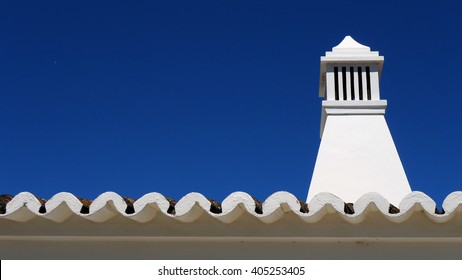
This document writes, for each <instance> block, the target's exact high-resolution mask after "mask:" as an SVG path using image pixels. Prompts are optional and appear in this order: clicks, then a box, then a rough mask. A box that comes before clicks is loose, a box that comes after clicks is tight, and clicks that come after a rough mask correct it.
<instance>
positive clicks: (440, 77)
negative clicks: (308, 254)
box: [0, 0, 462, 206]
mask: <svg viewBox="0 0 462 280" xmlns="http://www.w3.org/2000/svg"><path fill="white" fill-rule="evenodd" d="M458 5H459V4H458V3H457V1H444V0H443V1H399V2H398V1H380V2H378V1H354V0H352V1H336V0H334V1H328V2H327V1H240V0H237V1H217V0H214V1H175V0H172V1H1V2H0V194H12V195H15V194H17V193H19V192H22V191H28V192H32V193H34V194H35V195H36V196H38V197H43V198H50V197H52V196H53V195H54V194H56V193H58V192H63V191H65V192H71V193H73V194H74V195H76V196H78V197H85V198H88V199H94V198H96V197H97V196H98V195H100V194H101V193H103V192H106V191H114V192H117V193H118V194H120V195H121V196H126V197H132V198H135V199H137V198H139V197H141V196H142V195H144V194H146V193H149V192H159V193H161V194H163V195H164V196H166V197H170V198H174V199H176V200H179V199H180V198H181V197H183V196H184V195H186V194H187V193H189V192H200V193H202V194H203V195H204V196H206V197H208V198H213V199H215V200H217V201H222V200H223V199H224V198H226V196H228V195H229V194H231V193H232V192H235V191H244V192H247V193H249V194H250V195H252V196H254V197H255V198H257V199H259V200H262V201H263V200H265V199H266V198H267V197H268V196H269V195H271V194H272V193H274V192H276V191H288V192H290V193H292V194H294V195H295V196H296V197H298V198H300V199H302V200H305V199H306V195H307V192H308V187H309V184H310V180H311V175H312V172H313V168H314V164H315V161H316V155H317V152H318V148H319V143H320V139H319V126H320V117H321V99H320V98H319V97H318V87H319V59H320V56H322V55H324V53H325V52H326V51H330V50H331V48H332V47H334V46H336V45H337V44H338V43H339V42H340V41H341V40H342V39H343V38H344V37H345V36H346V35H351V36H352V37H353V38H354V39H355V40H357V41H358V42H360V43H361V44H364V45H367V46H370V47H371V50H373V51H379V52H380V55H383V56H384V57H385V63H384V68H383V72H382V77H381V81H380V87H381V97H382V99H386V100H387V101H388V108H387V112H386V116H385V117H386V120H387V123H388V126H389V128H390V131H391V133H392V135H393V138H394V141H395V144H396V147H397V149H398V152H399V154H400V157H401V161H402V163H403V166H404V168H405V171H406V174H407V177H408V180H409V182H410V184H411V187H412V189H413V190H415V191H421V192H424V193H426V194H427V195H428V196H430V197H431V198H433V199H434V200H435V202H436V203H437V205H438V206H441V204H442V202H443V200H444V198H445V197H446V196H447V195H448V194H450V193H451V192H453V191H457V190H462V157H461V155H462V125H461V124H462V116H461V108H462V89H461V86H460V81H461V75H460V73H461V72H460V65H462V57H461V56H460V55H458V54H459V53H460V49H462V28H461V26H462V17H461V16H460V9H461V7H460V6H458Z"/></svg>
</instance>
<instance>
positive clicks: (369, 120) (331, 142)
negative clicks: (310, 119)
mask: <svg viewBox="0 0 462 280" xmlns="http://www.w3.org/2000/svg"><path fill="white" fill-rule="evenodd" d="M382 67H383V56H379V53H378V52H375V51H371V50H370V48H369V47H367V46H364V45H361V44H359V43H358V42H356V41H355V40H354V39H353V38H351V37H350V36H346V37H345V38H344V39H343V41H342V42H341V43H340V44H339V45H338V46H336V47H334V48H332V51H331V52H326V55H325V56H322V57H321V71H320V72H321V73H320V84H319V96H320V97H322V98H324V100H323V101H322V115H321V133H320V134H321V144H320V147H319V151H318V156H317V159H316V165H315V167H314V172H313V177H312V179H311V184H310V188H309V191H308V198H307V201H308V202H309V201H310V200H311V199H312V198H313V197H314V196H315V195H316V194H318V193H321V192H329V193H332V194H334V195H336V196H338V197H339V198H340V199H342V200H343V201H345V202H355V201H356V200H357V199H359V198H360V197H361V196H362V195H364V194H366V193H369V192H376V193H379V194H381V195H382V196H383V197H384V198H386V199H387V200H388V201H389V202H390V203H392V204H394V205H399V202H400V201H401V200H402V199H403V198H404V196H406V195H407V194H409V193H410V192H411V187H410V186H409V182H408V180H407V177H406V174H405V172H404V168H403V166H402V164H401V160H400V158H399V155H398V152H397V150H396V147H395V144H394V142H393V138H392V137H391V134H390V130H389V129H388V126H387V123H386V120H385V109H386V107H387V101H386V100H382V99H380V89H379V78H380V75H381V72H382Z"/></svg>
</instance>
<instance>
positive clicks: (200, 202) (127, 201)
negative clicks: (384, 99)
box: [0, 192, 462, 224]
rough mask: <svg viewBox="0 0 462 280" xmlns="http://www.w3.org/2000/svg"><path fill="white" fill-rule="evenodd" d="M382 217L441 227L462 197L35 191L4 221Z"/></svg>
mask: <svg viewBox="0 0 462 280" xmlns="http://www.w3.org/2000/svg"><path fill="white" fill-rule="evenodd" d="M372 212H375V213H377V212H378V213H379V214H380V215H381V216H382V217H383V218H385V219H387V220H388V221H390V222H393V223H403V222H405V221H407V220H408V219H409V218H410V217H411V216H413V214H414V213H417V212H418V213H420V212H424V213H425V215H426V216H427V218H428V219H429V220H431V221H433V222H435V223H445V222H448V221H450V220H452V219H455V218H456V217H458V218H460V215H461V214H460V213H461V212H462V192H453V193H451V194H449V195H448V196H447V197H446V199H445V200H444V202H443V209H442V210H438V209H437V207H436V204H435V202H434V201H433V200H432V199H431V198H430V197H428V196H427V195H425V194H424V193H421V192H412V193H410V194H409V195H407V196H406V197H405V198H404V199H403V200H402V201H401V203H400V204H399V205H398V206H397V207H396V206H394V205H391V204H390V203H389V202H388V201H387V200H386V199H385V198H383V197H382V196H381V195H380V194H377V193H368V194H365V195H363V196H362V197H361V198H360V199H358V200H357V201H356V202H354V203H346V202H344V201H342V200H340V199H339V198H338V197H336V196H334V195H332V194H330V193H320V194H318V195H316V196H315V197H314V198H313V199H312V200H311V201H310V202H309V203H308V204H305V203H304V202H303V201H301V200H300V199H298V198H296V197H295V196H294V195H292V194H290V193H288V192H277V193H274V194H273V195H271V196H269V197H268V198H267V199H266V200H265V201H264V202H260V201H258V200H257V199H255V198H253V197H252V196H251V195H249V194H247V193H244V192H234V193H232V194H230V195H229V196H228V197H227V198H226V199H225V200H223V202H221V203H219V202H216V201H214V200H212V199H208V198H206V197H205V196H203V195H202V194H200V193H189V194H187V195H186V196H184V197H183V198H181V199H180V200H179V201H178V202H177V201H175V200H173V199H170V198H166V197H164V196H163V195H162V194H159V193H155V192H153V193H148V194H146V195H144V196H143V197H141V198H139V199H137V200H134V199H131V198H127V197H122V196H120V195H118V194H117V193H114V192H106V193H103V194H101V195H100V196H98V197H97V198H96V199H95V200H93V201H91V200H87V199H82V198H77V197H75V196H74V195H73V194H71V193H66V192H61V193H58V194H56V195H54V196H53V197H52V198H50V199H49V200H45V199H40V198H37V197H36V196H34V195H33V194H31V193H29V192H22V193H19V194H18V195H16V196H14V197H13V196H11V195H1V196H0V220H1V219H8V220H12V221H16V222H20V223H25V222H28V221H30V220H32V219H34V218H38V217H40V218H44V219H47V220H52V221H54V222H56V223H63V222H65V221H67V220H69V219H71V218H75V217H77V218H80V219H84V220H90V221H93V222H97V223H103V222H106V221H109V220H110V219H111V218H114V217H116V216H119V217H126V218H129V219H131V220H133V221H136V222H139V223H146V222H149V221H151V220H154V221H153V222H154V223H155V218H156V216H157V215H163V216H165V217H167V218H168V219H174V220H177V221H180V222H184V223H188V222H194V221H195V220H197V219H198V218H199V217H200V216H201V215H203V214H206V215H209V216H210V217H212V218H213V219H216V220H219V221H221V222H223V223H232V222H234V221H236V220H238V219H239V218H240V217H241V216H242V215H243V214H249V215H251V216H254V217H255V218H257V219H258V220H260V221H262V222H263V223H274V222H276V221H278V220H279V219H281V218H282V217H283V216H284V215H285V214H294V215H295V216H296V217H297V218H298V219H299V221H300V222H305V223H316V222H319V221H321V220H322V219H323V217H324V216H326V215H327V214H332V213H337V214H338V215H339V216H340V217H341V218H343V219H344V220H345V221H346V222H349V223H351V224H358V223H362V222H363V221H364V220H365V219H366V218H367V216H368V215H370V213H372Z"/></svg>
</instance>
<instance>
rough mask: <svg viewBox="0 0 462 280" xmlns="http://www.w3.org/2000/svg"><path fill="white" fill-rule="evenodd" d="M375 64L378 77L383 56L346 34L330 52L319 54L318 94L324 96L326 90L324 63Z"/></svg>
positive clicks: (380, 72)
mask: <svg viewBox="0 0 462 280" xmlns="http://www.w3.org/2000/svg"><path fill="white" fill-rule="evenodd" d="M335 63H339V64H350V63H351V64H365V65H367V64H377V66H378V71H379V77H380V76H381V75H382V68H383V56H380V55H379V52H377V51H371V48H370V47H368V46H365V45H362V44H360V43H358V42H356V40H355V39H353V38H352V37H351V36H349V35H347V36H345V38H343V40H342V42H340V43H339V44H338V45H337V46H335V47H333V48H332V51H331V52H326V55H325V56H321V69H320V72H319V75H320V76H319V96H320V97H325V91H326V65H327V64H335Z"/></svg>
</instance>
